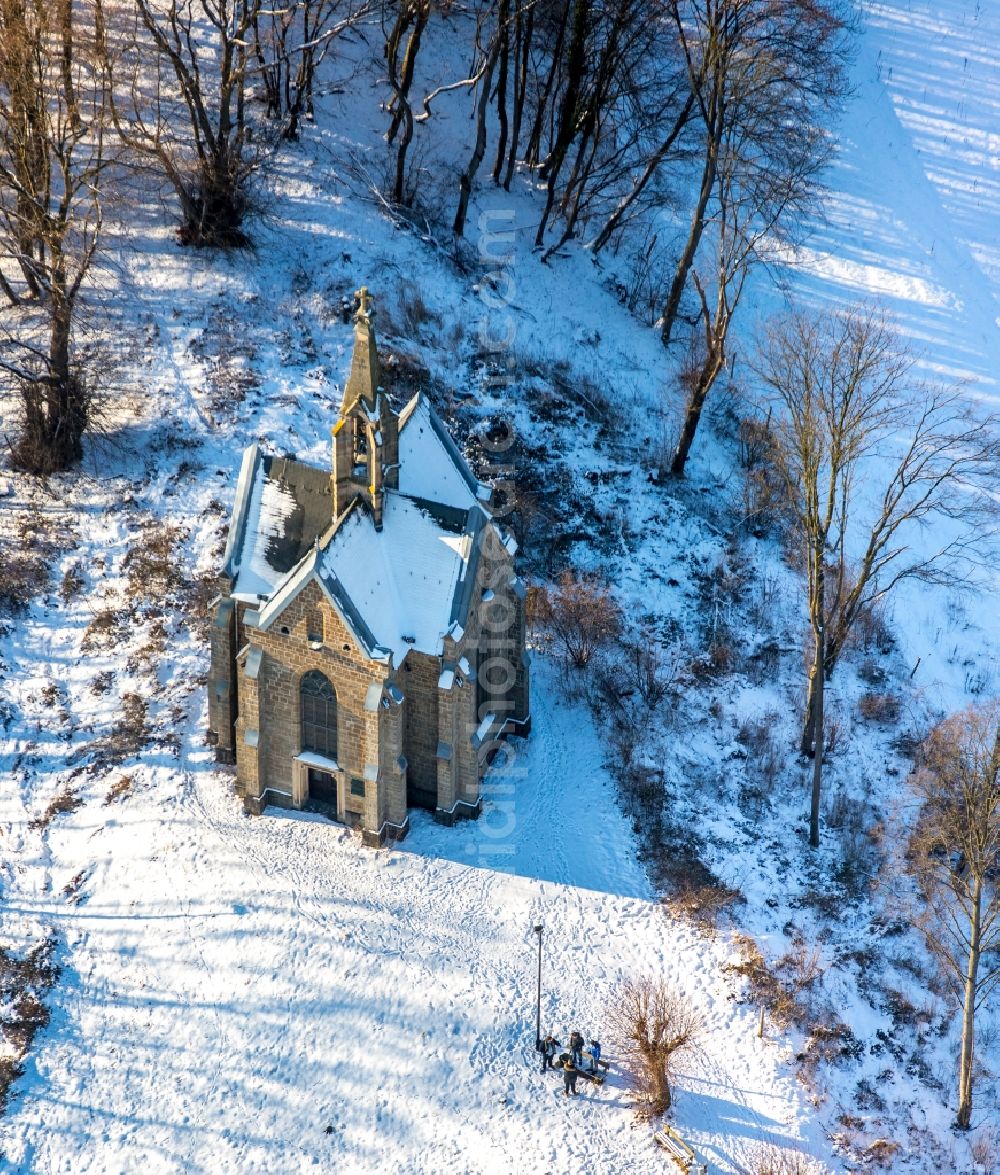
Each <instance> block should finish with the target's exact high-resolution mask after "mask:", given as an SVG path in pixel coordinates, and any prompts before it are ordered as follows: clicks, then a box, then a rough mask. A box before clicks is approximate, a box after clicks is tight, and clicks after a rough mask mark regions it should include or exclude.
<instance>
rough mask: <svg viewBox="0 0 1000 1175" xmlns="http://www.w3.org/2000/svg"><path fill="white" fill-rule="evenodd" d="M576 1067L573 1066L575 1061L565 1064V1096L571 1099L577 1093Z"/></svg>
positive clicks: (570, 1060) (571, 1060)
mask: <svg viewBox="0 0 1000 1175" xmlns="http://www.w3.org/2000/svg"><path fill="white" fill-rule="evenodd" d="M576 1076H577V1073H576V1066H575V1065H574V1064H573V1059H572V1058H570V1059H569V1060H568V1061H564V1062H563V1094H564V1095H565V1096H566V1097H569V1095H570V1094H571V1093H574V1094H575V1093H576Z"/></svg>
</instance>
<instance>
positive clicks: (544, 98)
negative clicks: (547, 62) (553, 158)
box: [525, 0, 572, 167]
mask: <svg viewBox="0 0 1000 1175" xmlns="http://www.w3.org/2000/svg"><path fill="white" fill-rule="evenodd" d="M571 3H572V0H566V4H565V6H564V8H563V14H562V20H561V21H560V22H559V32H558V34H557V35H556V43H555V47H554V48H553V50H552V65H551V66H550V68H549V73H548V77H546V79H545V85H544V87H543V88H542V93H541V97H540V98H539V99H538V109H537V110H536V111H535V121H534V122H533V123H532V127H531V134H530V135H529V136H528V150H527V152H526V153H525V161H526V162H527V164H528V165H529V167H534V166H535V165H536V164H537V163H538V158H539V155H540V154H541V150H542V124H543V123H544V122H545V114H546V112H547V110H548V105H549V99H550V98H551V96H552V87H553V86H554V85H555V80H556V77H557V76H558V74H559V64H560V61H561V59H562V47H563V41H564V40H565V39H566V26H567V25H568V24H569V10H570V4H571Z"/></svg>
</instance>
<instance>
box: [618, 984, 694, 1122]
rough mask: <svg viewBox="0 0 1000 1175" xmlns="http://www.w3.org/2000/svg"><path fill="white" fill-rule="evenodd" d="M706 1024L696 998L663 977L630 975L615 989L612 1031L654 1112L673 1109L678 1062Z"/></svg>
mask: <svg viewBox="0 0 1000 1175" xmlns="http://www.w3.org/2000/svg"><path fill="white" fill-rule="evenodd" d="M702 1028H703V1025H702V1018H701V1013H700V1012H699V1011H698V1010H697V1008H695V1007H694V1006H693V1005H692V1003H691V1000H690V999H689V998H688V997H687V996H686V995H685V994H684V993H683V992H681V991H678V990H676V989H675V988H673V987H671V986H670V984H669V983H667V981H666V980H664V979H660V978H649V977H643V978H640V979H629V980H626V981H625V982H624V983H622V984H621V986H620V987H619V988H618V989H617V990H616V991H615V992H614V994H613V995H612V997H611V1002H610V1005H609V1007H608V1030H609V1036H610V1037H611V1039H612V1042H613V1044H614V1047H615V1048H616V1049H617V1050H618V1051H619V1052H620V1053H621V1056H622V1060H623V1061H624V1063H625V1065H626V1067H627V1068H628V1070H629V1073H630V1075H631V1077H632V1079H633V1081H634V1082H635V1085H636V1088H637V1090H638V1092H639V1094H640V1096H641V1098H642V1099H643V1102H644V1112H645V1113H647V1114H648V1115H649V1116H650V1117H656V1116H658V1115H660V1114H663V1113H665V1112H666V1111H667V1110H669V1109H670V1104H671V1083H672V1081H673V1071H674V1066H675V1064H676V1062H677V1060H678V1058H679V1057H681V1056H683V1055H684V1053H686V1052H689V1051H690V1050H691V1049H692V1048H693V1047H694V1046H695V1045H696V1044H697V1041H698V1038H699V1036H700V1035H701V1032H702Z"/></svg>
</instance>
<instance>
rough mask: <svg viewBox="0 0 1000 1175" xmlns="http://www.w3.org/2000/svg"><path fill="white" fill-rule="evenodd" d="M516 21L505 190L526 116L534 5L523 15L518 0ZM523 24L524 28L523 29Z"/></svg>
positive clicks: (504, 179)
mask: <svg viewBox="0 0 1000 1175" xmlns="http://www.w3.org/2000/svg"><path fill="white" fill-rule="evenodd" d="M516 3H517V9H516V22H515V40H514V60H515V63H516V64H515V73H514V125H513V127H512V128H511V132H510V149H509V151H508V152H507V170H506V172H505V173H504V177H503V188H504V191H505V192H509V191H510V181H511V180H512V179H513V177H514V164H515V163H516V162H517V144H518V140H519V139H520V137H521V119H522V118H523V116H524V95H525V92H526V91H527V88H528V54H529V53H530V51H531V31H532V19H533V15H534V11H535V9H534V6H533V5H532V6H530V7H529V8H528V12H527V15H526V16H524V17H522V15H521V3H520V0H516ZM522 24H523V29H522Z"/></svg>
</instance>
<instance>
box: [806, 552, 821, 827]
mask: <svg viewBox="0 0 1000 1175" xmlns="http://www.w3.org/2000/svg"><path fill="white" fill-rule="evenodd" d="M819 574H820V579H821V580H822V575H823V573H822V571H820V573H819ZM820 595H821V596H822V588H821V589H820ZM822 616H823V613H822V611H820V622H819V624H818V626H817V627H816V631H815V635H816V652H815V654H814V658H813V680H814V681H815V685H816V688H815V696H814V699H813V715H814V717H813V741H814V751H813V779H812V798H811V802H810V805H809V844H810V845H811V846H812V848H814V849H816V848H819V801H820V794H821V791H822V787H823V621H822Z"/></svg>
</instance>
